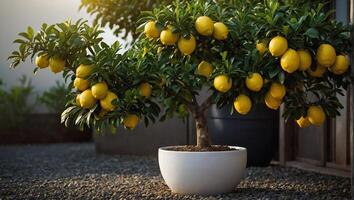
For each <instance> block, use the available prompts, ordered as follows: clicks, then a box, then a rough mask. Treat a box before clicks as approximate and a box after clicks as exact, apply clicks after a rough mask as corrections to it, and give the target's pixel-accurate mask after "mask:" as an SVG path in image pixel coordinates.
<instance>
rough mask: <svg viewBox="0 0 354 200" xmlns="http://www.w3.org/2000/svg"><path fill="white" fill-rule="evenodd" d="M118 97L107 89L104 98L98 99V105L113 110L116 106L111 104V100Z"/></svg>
mask: <svg viewBox="0 0 354 200" xmlns="http://www.w3.org/2000/svg"><path fill="white" fill-rule="evenodd" d="M115 99H118V96H117V95H116V94H114V93H113V92H111V91H108V93H107V95H106V97H105V98H103V99H101V100H100V105H101V107H102V108H103V109H105V110H107V111H113V110H114V109H116V106H115V105H113V104H112V101H113V100H115Z"/></svg>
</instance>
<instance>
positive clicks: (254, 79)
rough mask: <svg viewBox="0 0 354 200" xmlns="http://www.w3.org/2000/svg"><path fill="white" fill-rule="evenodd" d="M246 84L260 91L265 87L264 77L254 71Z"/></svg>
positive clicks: (255, 90)
mask: <svg viewBox="0 0 354 200" xmlns="http://www.w3.org/2000/svg"><path fill="white" fill-rule="evenodd" d="M246 86H247V88H248V89H249V90H251V91H254V92H258V91H260V90H261V89H262V87H263V78H262V76H261V75H260V74H259V73H252V74H250V75H249V76H248V77H247V78H246Z"/></svg>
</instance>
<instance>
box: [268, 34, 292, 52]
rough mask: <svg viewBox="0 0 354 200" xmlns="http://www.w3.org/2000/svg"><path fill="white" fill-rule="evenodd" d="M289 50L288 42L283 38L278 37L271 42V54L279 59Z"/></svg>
mask: <svg viewBox="0 0 354 200" xmlns="http://www.w3.org/2000/svg"><path fill="white" fill-rule="evenodd" d="M286 50H288V41H287V40H286V39H285V38H284V37H282V36H276V37H274V38H272V40H270V42H269V52H270V53H271V54H272V56H275V57H279V56H281V55H283V54H284V53H285V52H286Z"/></svg>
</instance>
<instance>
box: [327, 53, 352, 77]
mask: <svg viewBox="0 0 354 200" xmlns="http://www.w3.org/2000/svg"><path fill="white" fill-rule="evenodd" d="M348 68H349V61H348V59H347V57H346V56H343V55H339V56H337V57H336V62H335V63H334V65H333V66H332V67H331V68H330V69H329V70H330V71H331V72H332V73H333V74H337V75H341V74H343V73H344V72H346V71H347V70H348Z"/></svg>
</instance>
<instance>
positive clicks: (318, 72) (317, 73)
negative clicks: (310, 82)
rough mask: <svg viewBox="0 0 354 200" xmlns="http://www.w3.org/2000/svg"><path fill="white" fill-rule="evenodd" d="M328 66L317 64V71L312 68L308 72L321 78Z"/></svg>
mask: <svg viewBox="0 0 354 200" xmlns="http://www.w3.org/2000/svg"><path fill="white" fill-rule="evenodd" d="M326 70H327V68H326V67H322V66H321V65H317V67H316V69H315V71H313V70H312V69H311V68H309V69H308V70H307V72H308V73H309V74H310V76H313V77H316V78H320V77H322V76H323V74H324V73H325V72H326Z"/></svg>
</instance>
